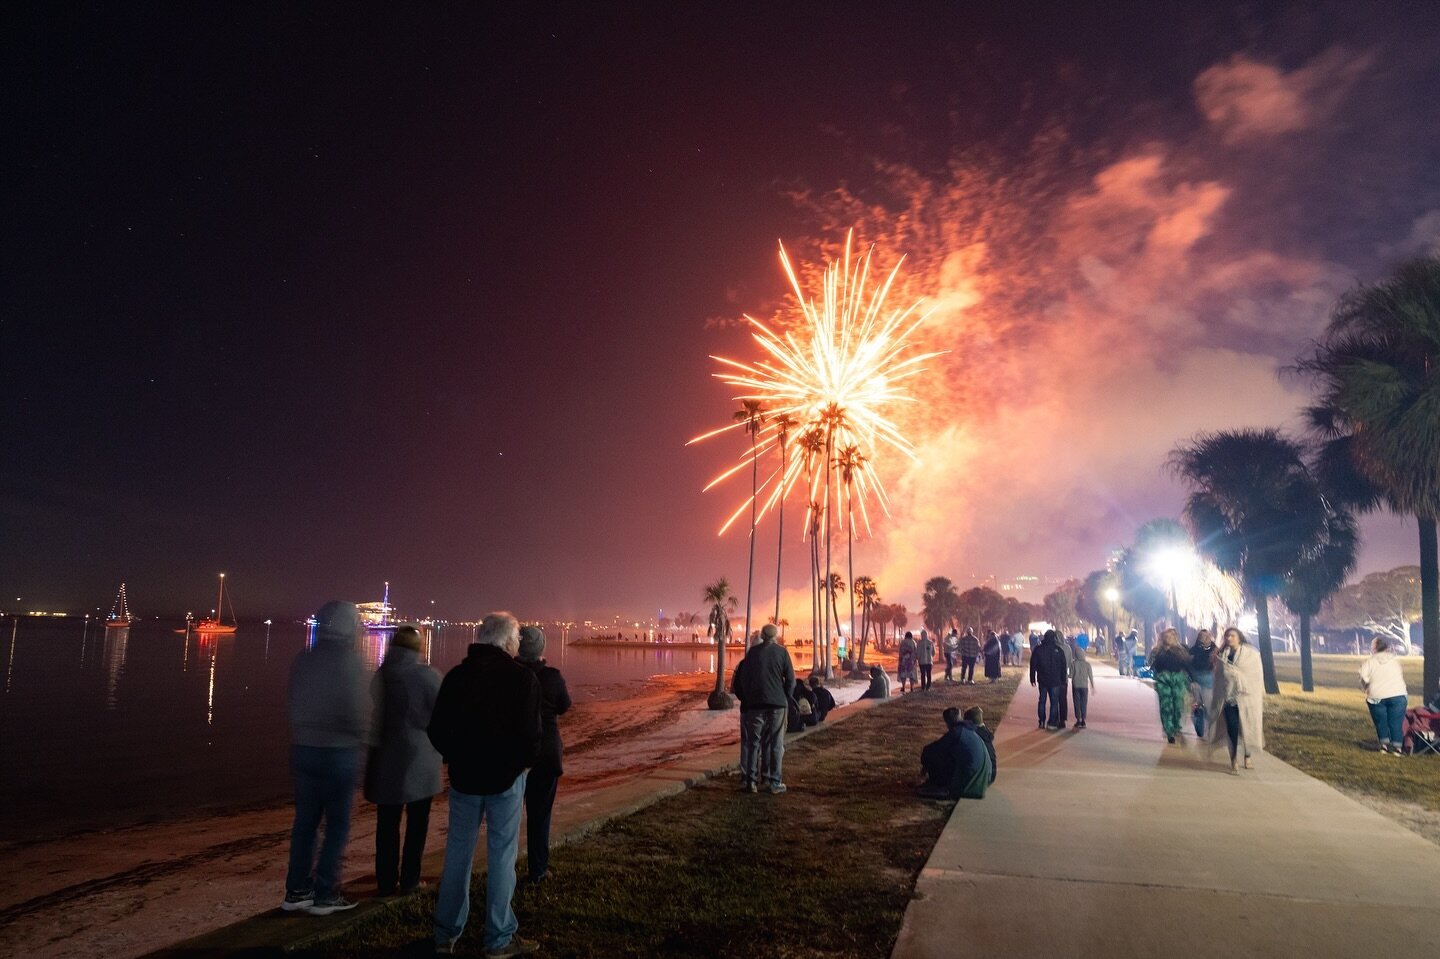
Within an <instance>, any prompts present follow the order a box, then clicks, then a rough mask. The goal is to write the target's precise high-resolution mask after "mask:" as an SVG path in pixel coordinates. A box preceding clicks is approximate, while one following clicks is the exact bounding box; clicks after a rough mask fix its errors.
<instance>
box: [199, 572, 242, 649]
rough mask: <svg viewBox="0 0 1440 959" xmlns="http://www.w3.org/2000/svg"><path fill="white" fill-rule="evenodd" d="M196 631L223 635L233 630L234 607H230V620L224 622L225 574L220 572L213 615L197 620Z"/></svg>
mask: <svg viewBox="0 0 1440 959" xmlns="http://www.w3.org/2000/svg"><path fill="white" fill-rule="evenodd" d="M194 629H195V632H197V633H209V634H210V635H212V636H215V635H224V634H226V633H233V632H235V609H234V607H231V609H230V622H229V623H226V622H225V574H224V573H221V574H220V598H219V599H217V600H215V616H214V617H213V618H209V617H207V618H206V619H202V620H200V621H199V622H197V623H196V624H195V626H194Z"/></svg>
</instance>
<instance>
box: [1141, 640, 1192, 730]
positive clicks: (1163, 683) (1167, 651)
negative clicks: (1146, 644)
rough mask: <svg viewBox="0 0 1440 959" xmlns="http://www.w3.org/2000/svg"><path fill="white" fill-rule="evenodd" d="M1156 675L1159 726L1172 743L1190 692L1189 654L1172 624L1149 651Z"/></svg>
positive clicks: (1151, 665)
mask: <svg viewBox="0 0 1440 959" xmlns="http://www.w3.org/2000/svg"><path fill="white" fill-rule="evenodd" d="M1150 669H1151V670H1152V671H1153V672H1154V674H1155V695H1156V697H1157V698H1158V699H1159V700H1160V728H1161V729H1163V730H1164V731H1165V741H1166V742H1168V743H1171V744H1173V743H1174V742H1175V737H1176V736H1177V735H1179V733H1180V716H1181V714H1182V713H1184V711H1185V696H1186V694H1187V693H1188V692H1189V691H1190V654H1189V653H1188V652H1186V650H1185V649H1184V647H1182V646H1181V645H1180V632H1179V631H1178V630H1177V629H1175V627H1173V626H1169V627H1166V629H1165V630H1164V631H1162V632H1161V633H1160V644H1159V645H1158V646H1156V647H1155V649H1154V651H1152V652H1151V653H1150Z"/></svg>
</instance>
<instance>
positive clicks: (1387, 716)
mask: <svg viewBox="0 0 1440 959" xmlns="http://www.w3.org/2000/svg"><path fill="white" fill-rule="evenodd" d="M1370 649H1371V653H1370V658H1369V659H1367V660H1365V662H1363V663H1361V664H1360V688H1361V689H1363V690H1364V691H1365V705H1366V706H1369V707H1370V720H1371V722H1373V723H1374V724H1375V736H1376V738H1377V739H1379V740H1380V751H1381V752H1382V753H1390V754H1391V755H1394V756H1399V755H1402V753H1403V751H1404V748H1405V707H1406V706H1407V705H1409V703H1410V692H1409V690H1408V689H1406V688H1405V674H1404V673H1403V672H1401V670H1400V660H1398V659H1396V658H1395V654H1394V653H1393V652H1391V651H1390V644H1389V643H1388V642H1387V641H1386V640H1385V638H1384V637H1383V636H1376V637H1375V639H1374V640H1373V641H1371V643H1370Z"/></svg>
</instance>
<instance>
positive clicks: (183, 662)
mask: <svg viewBox="0 0 1440 959" xmlns="http://www.w3.org/2000/svg"><path fill="white" fill-rule="evenodd" d="M180 672H182V673H188V672H190V624H189V623H186V624H185V651H184V653H182V654H181V657H180Z"/></svg>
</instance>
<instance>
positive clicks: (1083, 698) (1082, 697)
mask: <svg viewBox="0 0 1440 959" xmlns="http://www.w3.org/2000/svg"><path fill="white" fill-rule="evenodd" d="M1094 685H1095V670H1094V669H1092V668H1091V667H1090V657H1089V656H1088V655H1087V654H1086V652H1085V647H1083V646H1079V647H1076V649H1075V664H1074V665H1073V666H1072V667H1071V668H1070V692H1071V695H1072V696H1073V698H1074V700H1075V728H1076V729H1084V728H1085V726H1086V725H1087V723H1086V719H1085V717H1086V716H1087V715H1089V712H1090V689H1091V687H1092V686H1094Z"/></svg>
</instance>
